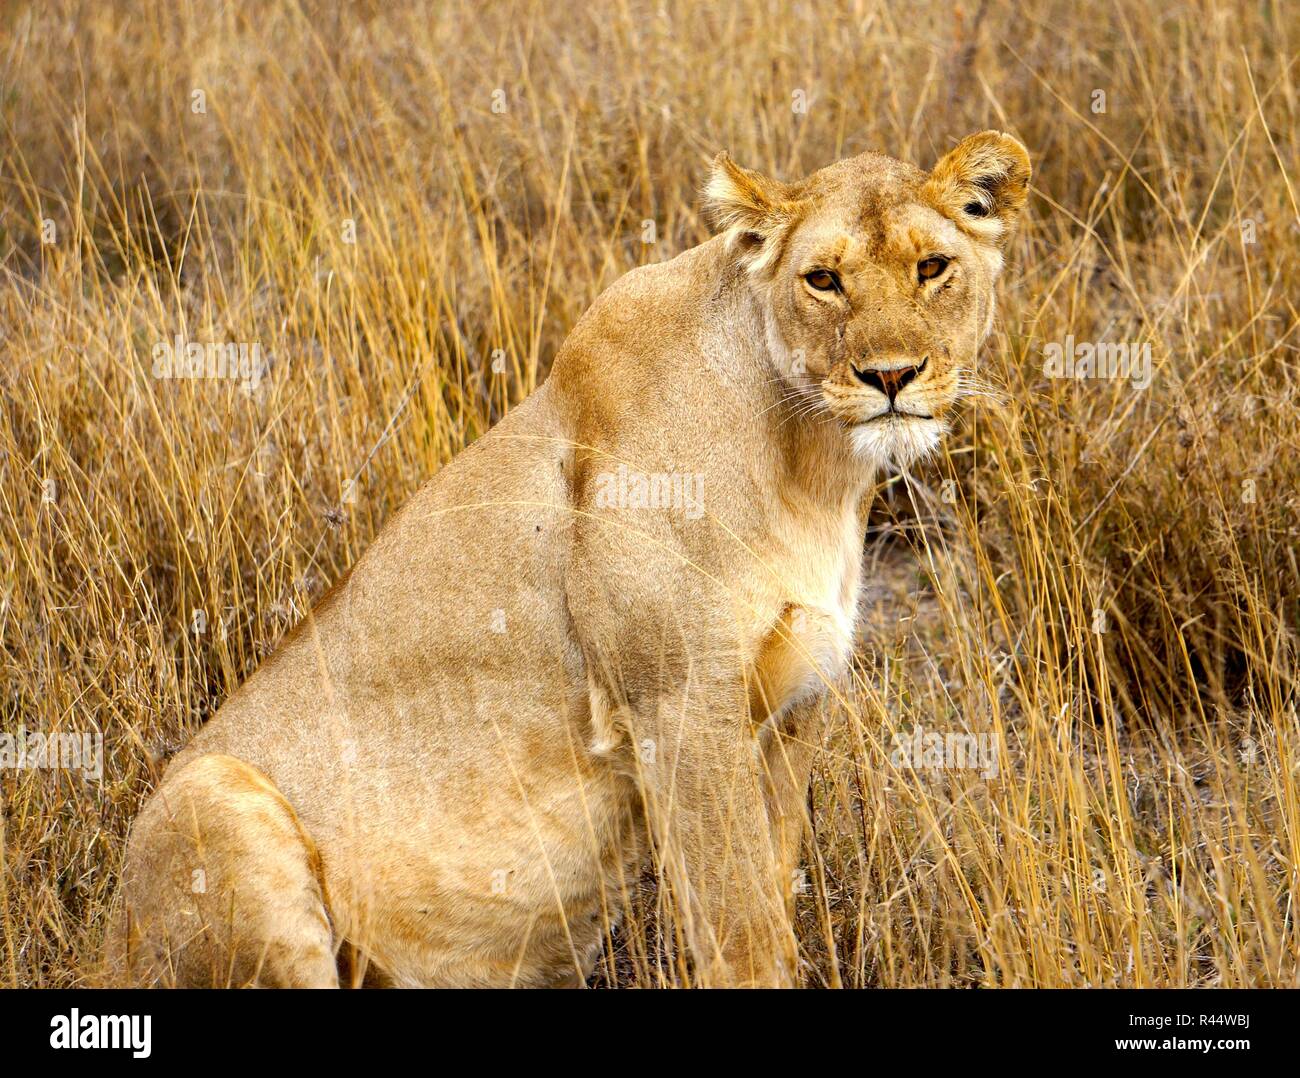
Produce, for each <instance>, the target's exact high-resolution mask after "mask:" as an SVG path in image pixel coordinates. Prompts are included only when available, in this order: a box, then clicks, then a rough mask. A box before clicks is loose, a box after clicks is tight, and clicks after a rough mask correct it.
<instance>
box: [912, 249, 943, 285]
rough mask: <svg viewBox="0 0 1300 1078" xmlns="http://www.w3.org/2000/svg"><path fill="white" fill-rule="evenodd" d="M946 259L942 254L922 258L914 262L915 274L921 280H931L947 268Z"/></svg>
mask: <svg viewBox="0 0 1300 1078" xmlns="http://www.w3.org/2000/svg"><path fill="white" fill-rule="evenodd" d="M948 261H949V260H948V259H946V258H944V257H943V256H942V255H933V256H932V257H930V258H924V259H922V260H921V261H920V262H918V263H917V264H916V275H917V276H918V277H920V278H921V280H923V281H933V280H934V279H935V278H936V277H938V276H939V274H941V273H942V272H943V271H944V270H946V269H947V268H948Z"/></svg>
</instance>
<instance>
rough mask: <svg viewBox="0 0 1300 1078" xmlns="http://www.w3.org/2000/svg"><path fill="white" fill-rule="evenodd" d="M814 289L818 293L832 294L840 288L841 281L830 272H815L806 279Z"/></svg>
mask: <svg viewBox="0 0 1300 1078" xmlns="http://www.w3.org/2000/svg"><path fill="white" fill-rule="evenodd" d="M804 280H805V281H807V282H808V283H809V284H810V285H812V286H813V288H815V289H817V291H818V292H830V291H832V290H833V289H837V288H839V286H840V279H839V278H838V277H836V276H835V274H833V273H832V272H831V271H830V270H813V271H812V273H810V274H808V275H807V276H805V277H804Z"/></svg>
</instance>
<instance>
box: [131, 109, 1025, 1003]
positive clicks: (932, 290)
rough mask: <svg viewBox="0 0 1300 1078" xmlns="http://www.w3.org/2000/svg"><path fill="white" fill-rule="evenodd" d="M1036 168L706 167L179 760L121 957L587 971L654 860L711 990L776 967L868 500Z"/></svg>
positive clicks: (455, 981)
mask: <svg viewBox="0 0 1300 1078" xmlns="http://www.w3.org/2000/svg"><path fill="white" fill-rule="evenodd" d="M1029 176H1030V165H1029V158H1028V155H1027V154H1026V152H1025V149H1024V147H1023V146H1022V145H1021V144H1020V143H1019V142H1017V141H1016V140H1015V139H1014V138H1011V137H1010V136H1008V135H1005V134H1000V133H998V132H994V131H986V132H983V133H981V134H976V135H972V136H970V137H969V138H967V139H966V140H964V141H963V142H961V143H960V144H959V145H958V146H956V147H955V148H954V149H953V150H952V151H951V152H950V153H948V154H947V156H945V157H944V158H943V159H942V160H940V161H939V163H938V164H937V165H936V166H935V167H934V169H933V170H932V171H930V172H929V173H925V172H922V171H921V170H919V169H917V168H915V167H913V166H912V165H908V164H904V163H902V162H900V161H896V160H893V159H892V158H889V157H885V156H882V155H880V154H875V153H865V154H862V155H860V156H858V157H854V158H851V159H849V160H845V161H840V162H838V163H837V164H833V165H830V166H829V167H827V168H824V169H822V170H821V171H819V172H816V173H814V174H813V175H811V176H809V177H807V178H806V179H804V180H801V181H798V182H796V183H782V182H779V181H777V180H774V179H770V178H768V177H766V176H762V175H759V174H758V173H756V172H752V171H749V170H747V169H744V168H741V167H739V166H737V165H736V164H735V163H733V161H732V160H731V159H730V158H729V157H728V156H727V155H726V154H722V155H720V156H719V157H718V158H717V160H716V162H715V164H714V167H713V172H712V176H711V179H710V180H709V182H708V186H707V189H706V200H707V203H708V206H709V208H710V210H711V212H712V214H713V215H714V217H715V219H716V220H717V221H718V223H719V224H720V226H721V227H720V234H719V235H717V236H716V237H714V238H713V239H711V240H709V241H708V242H706V243H703V244H701V245H700V246H698V247H696V248H694V249H692V250H689V251H687V252H686V253H684V254H682V255H680V256H678V257H677V258H674V259H673V260H672V261H670V262H666V263H662V264H658V265H651V266H645V267H642V268H640V269H637V270H634V271H633V272H631V273H628V274H627V275H626V276H624V277H622V278H621V279H620V280H619V281H617V282H616V283H615V284H614V285H613V286H611V287H610V288H609V289H608V290H607V291H606V292H605V293H604V294H603V295H602V296H601V297H600V298H599V299H598V300H597V301H596V303H595V304H593V306H592V307H591V309H590V310H589V311H588V312H587V313H586V315H585V316H584V317H583V318H582V319H581V320H580V321H579V323H578V324H577V326H576V327H575V328H574V330H573V332H572V333H571V334H570V336H569V338H568V340H567V341H566V342H565V343H564V345H563V347H562V348H561V349H560V351H559V354H558V355H557V356H556V358H555V363H554V367H553V370H552V372H551V375H550V377H549V378H548V379H547V380H546V382H545V383H544V384H543V385H542V386H541V388H539V389H538V390H537V391H536V392H535V393H533V394H532V396H530V397H529V398H528V399H527V400H525V401H524V402H523V403H522V404H520V405H519V406H518V407H517V408H515V409H514V410H513V411H512V412H510V414H509V415H507V416H506V417H505V418H504V419H503V420H502V421H501V422H500V423H499V424H498V425H497V426H496V427H495V428H494V429H493V430H492V431H491V432H490V433H488V434H487V435H486V436H485V437H483V438H482V439H480V440H479V441H478V442H477V443H476V444H474V445H473V446H471V447H470V448H468V449H466V450H465V451H464V452H463V453H462V454H461V455H460V456H459V457H458V458H457V459H456V460H455V461H453V462H452V463H451V464H450V465H448V466H447V467H446V468H444V469H443V470H442V471H440V472H439V473H438V475H437V476H435V477H434V478H433V479H432V480H431V481H430V482H429V483H428V484H426V485H425V486H424V488H423V489H422V490H421V491H420V492H419V493H418V494H417V495H415V497H414V498H412V499H411V501H410V502H409V503H408V504H407V505H406V506H405V507H404V508H403V509H402V510H401V511H400V512H399V513H398V514H397V515H396V516H395V517H394V518H393V519H392V520H391V521H390V522H389V523H388V524H387V525H386V526H385V527H384V529H383V530H382V531H381V532H380V534H379V536H378V537H377V538H376V539H375V541H374V543H373V544H372V545H371V546H370V548H369V550H367V551H366V553H365V555H364V556H363V557H362V558H361V559H360V560H359V561H358V562H357V564H356V566H355V568H354V569H353V571H352V573H351V575H350V576H348V577H347V578H346V579H345V580H344V581H343V582H342V583H341V584H339V585H338V586H337V587H336V588H335V589H334V590H333V591H332V592H331V593H330V594H329V595H328V596H327V597H326V598H325V599H324V600H323V601H322V602H321V603H320V604H319V605H318V607H317V608H316V610H315V611H314V613H313V614H312V615H311V616H310V617H308V618H307V619H306V620H305V621H304V622H303V623H302V624H301V625H299V626H298V628H297V629H296V630H295V631H294V632H293V633H291V634H290V635H289V636H288V637H287V638H286V639H285V640H284V642H283V643H282V644H281V645H280V647H279V648H278V650H277V651H276V652H275V653H274V654H273V655H272V656H271V657H270V658H269V659H268V660H267V661H266V662H265V663H263V664H262V666H261V668H260V669H258V670H257V672H256V673H255V674H254V675H253V676H252V677H251V678H249V680H248V681H247V683H245V684H244V685H243V686H242V687H241V688H240V689H239V690H238V691H236V692H235V693H234V694H233V695H232V696H231V697H230V699H229V700H227V701H226V703H225V704H224V706H223V707H222V708H221V709H220V711H219V712H218V713H217V715H216V716H215V717H214V718H213V719H212V720H211V721H210V722H208V724H207V725H206V726H205V727H204V728H203V730H202V731H201V732H200V733H199V735H198V736H197V737H196V738H195V739H194V741H193V742H192V743H191V744H190V745H189V746H188V747H187V748H186V749H184V750H183V751H182V752H181V753H179V754H178V755H177V756H176V758H175V760H173V761H172V763H171V764H170V766H169V767H168V769H167V771H166V773H165V776H164V778H163V781H162V783H161V785H160V786H159V788H158V789H157V790H156V792H155V793H154V794H153V795H152V797H151V798H150V800H149V801H148V803H147V804H146V805H145V807H144V809H143V811H142V812H141V813H140V816H139V818H138V819H137V820H136V822H135V826H134V830H133V832H132V834H131V837H130V841H129V844H128V849H127V856H126V864H125V869H124V880H123V887H122V895H121V908H120V910H119V912H118V915H117V917H116V918H115V930H114V931H113V933H112V936H113V940H112V946H111V953H112V954H113V957H114V961H115V962H116V963H118V964H119V967H118V968H122V969H124V970H125V971H126V975H128V976H129V977H130V978H131V979H132V980H135V981H137V982H144V983H155V984H157V983H161V984H212V983H216V984H263V985H320V986H326V985H337V984H339V983H340V980H341V978H342V979H343V980H344V981H349V982H351V983H360V982H362V981H363V980H364V981H365V982H367V983H384V984H392V985H466V986H473V985H557V984H566V983H567V984H580V983H582V982H583V980H584V979H585V978H586V977H587V976H588V975H589V974H590V972H591V970H592V968H593V966H594V964H595V962H596V959H597V957H598V955H599V953H600V947H601V940H602V938H603V937H602V933H603V931H604V930H605V928H606V926H607V925H609V924H610V923H611V922H612V921H613V920H614V919H615V918H616V917H617V911H618V910H619V909H620V908H622V905H623V898H624V896H625V894H626V889H627V887H628V886H629V885H630V881H633V880H635V877H636V875H637V873H638V872H639V871H641V869H642V867H643V866H644V865H645V864H646V863H647V859H648V858H650V857H653V859H654V864H656V865H657V866H658V868H659V870H660V873H661V876H660V878H661V880H662V881H663V883H664V885H665V886H666V887H667V888H668V890H669V892H670V894H671V896H672V898H673V901H674V902H675V903H676V907H677V909H678V910H679V911H680V912H679V920H680V924H681V926H682V927H681V938H682V939H683V940H684V941H685V943H686V944H687V947H688V949H689V953H690V958H691V961H692V967H691V968H692V969H693V979H694V980H695V981H696V982H697V983H701V984H710V985H721V984H742V985H779V984H788V983H792V981H793V980H794V978H795V973H796V963H795V957H796V952H795V941H794V937H793V933H792V929H791V923H790V918H789V915H788V909H787V905H788V903H789V901H790V890H791V887H790V884H791V881H792V877H793V869H794V867H795V865H796V861H797V857H798V853H799V846H800V841H801V837H802V834H803V829H804V826H805V822H806V821H805V801H806V791H807V786H808V781H809V769H810V761H811V757H812V754H813V753H814V752H815V751H816V749H817V747H818V745H819V743H820V740H821V731H820V728H819V720H818V715H819V708H818V700H819V697H820V696H821V694H822V693H823V692H824V690H825V688H826V687H827V686H828V685H829V684H831V683H833V682H834V680H835V678H836V677H837V675H838V674H839V673H840V672H842V671H843V670H844V668H845V666H846V664H847V661H848V658H849V653H850V648H851V641H852V639H853V631H854V619H855V614H856V607H857V595H858V585H859V578H860V573H861V570H860V563H861V553H862V545H863V531H862V526H861V524H860V520H859V503H860V502H861V501H862V499H863V495H864V493H865V491H866V490H867V488H868V484H869V481H870V480H871V477H872V474H873V470H874V469H876V468H877V467H878V466H880V465H882V464H884V463H888V462H893V463H895V464H903V463H906V462H907V461H909V460H912V459H913V458H915V457H917V456H918V455H919V454H923V453H925V452H927V451H929V450H931V449H932V448H933V447H934V446H935V445H936V444H937V442H938V440H939V438H940V436H941V434H942V433H943V431H944V430H945V417H946V416H947V415H948V414H949V413H950V411H951V409H952V407H953V405H954V402H955V401H956V400H957V399H958V398H959V397H960V396H961V394H962V390H963V385H964V382H963V378H964V372H966V371H968V370H969V369H970V368H971V367H972V365H973V363H974V361H975V358H976V353H977V350H978V348H979V346H980V343H981V341H982V340H983V339H984V337H985V336H986V335H987V334H988V332H989V329H990V327H991V325H992V321H993V311H994V282H995V280H996V278H997V276H998V273H999V271H1000V269H1001V267H1002V262H1003V252H1004V249H1005V247H1006V245H1007V241H1008V238H1009V236H1010V235H1011V232H1012V228H1013V225H1014V222H1015V219H1016V216H1017V214H1018V212H1019V210H1020V209H1021V207H1022V205H1023V204H1024V202H1025V198H1026V192H1027V187H1028V182H1029Z"/></svg>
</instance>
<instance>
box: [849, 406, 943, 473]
mask: <svg viewBox="0 0 1300 1078" xmlns="http://www.w3.org/2000/svg"><path fill="white" fill-rule="evenodd" d="M944 430H945V426H944V423H943V422H942V421H941V420H938V419H930V418H918V417H906V418H905V417H903V416H898V415H884V416H879V417H877V418H876V419H872V420H870V421H868V422H866V423H859V424H858V425H857V426H855V427H854V428H853V431H852V434H851V437H852V439H853V452H854V453H855V454H857V456H858V457H859V458H860V459H861V460H864V461H866V462H868V463H869V464H870V465H871V466H872V467H874V468H888V467H894V468H906V467H907V466H908V465H909V464H912V463H914V462H915V461H917V460H920V459H921V458H922V457H925V456H927V455H929V454H930V453H933V452H934V451H935V449H937V448H938V446H939V440H940V439H941V438H942V437H943V435H944Z"/></svg>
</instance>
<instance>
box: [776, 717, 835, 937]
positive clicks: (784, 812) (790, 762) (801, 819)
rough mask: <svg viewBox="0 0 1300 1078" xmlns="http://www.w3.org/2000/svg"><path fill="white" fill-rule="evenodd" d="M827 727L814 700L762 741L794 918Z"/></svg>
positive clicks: (779, 865)
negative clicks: (811, 793)
mask: <svg viewBox="0 0 1300 1078" xmlns="http://www.w3.org/2000/svg"><path fill="white" fill-rule="evenodd" d="M823 727H824V718H823V714H822V705H821V702H820V701H817V700H812V701H808V702H805V703H801V704H798V705H796V706H795V707H793V708H791V709H790V711H789V712H788V713H787V714H786V715H784V716H782V717H781V718H780V719H777V720H773V721H771V722H769V723H768V724H767V725H765V726H764V728H763V734H762V739H761V740H762V751H763V772H764V792H765V794H766V803H767V814H768V819H769V821H770V824H771V828H772V841H773V843H774V845H775V848H776V859H777V869H778V872H779V874H780V879H781V886H782V893H783V895H784V898H785V904H786V913H787V916H788V917H790V918H791V919H793V917H794V901H795V896H796V895H797V894H798V893H799V892H800V891H801V890H802V881H803V874H802V872H801V870H800V868H799V853H800V849H801V847H802V845H803V839H804V835H805V834H806V833H807V830H808V825H809V819H808V784H809V782H810V781H811V779H812V765H813V760H814V758H815V757H816V754H817V751H818V750H819V749H820V748H821V739H822V730H823Z"/></svg>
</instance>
